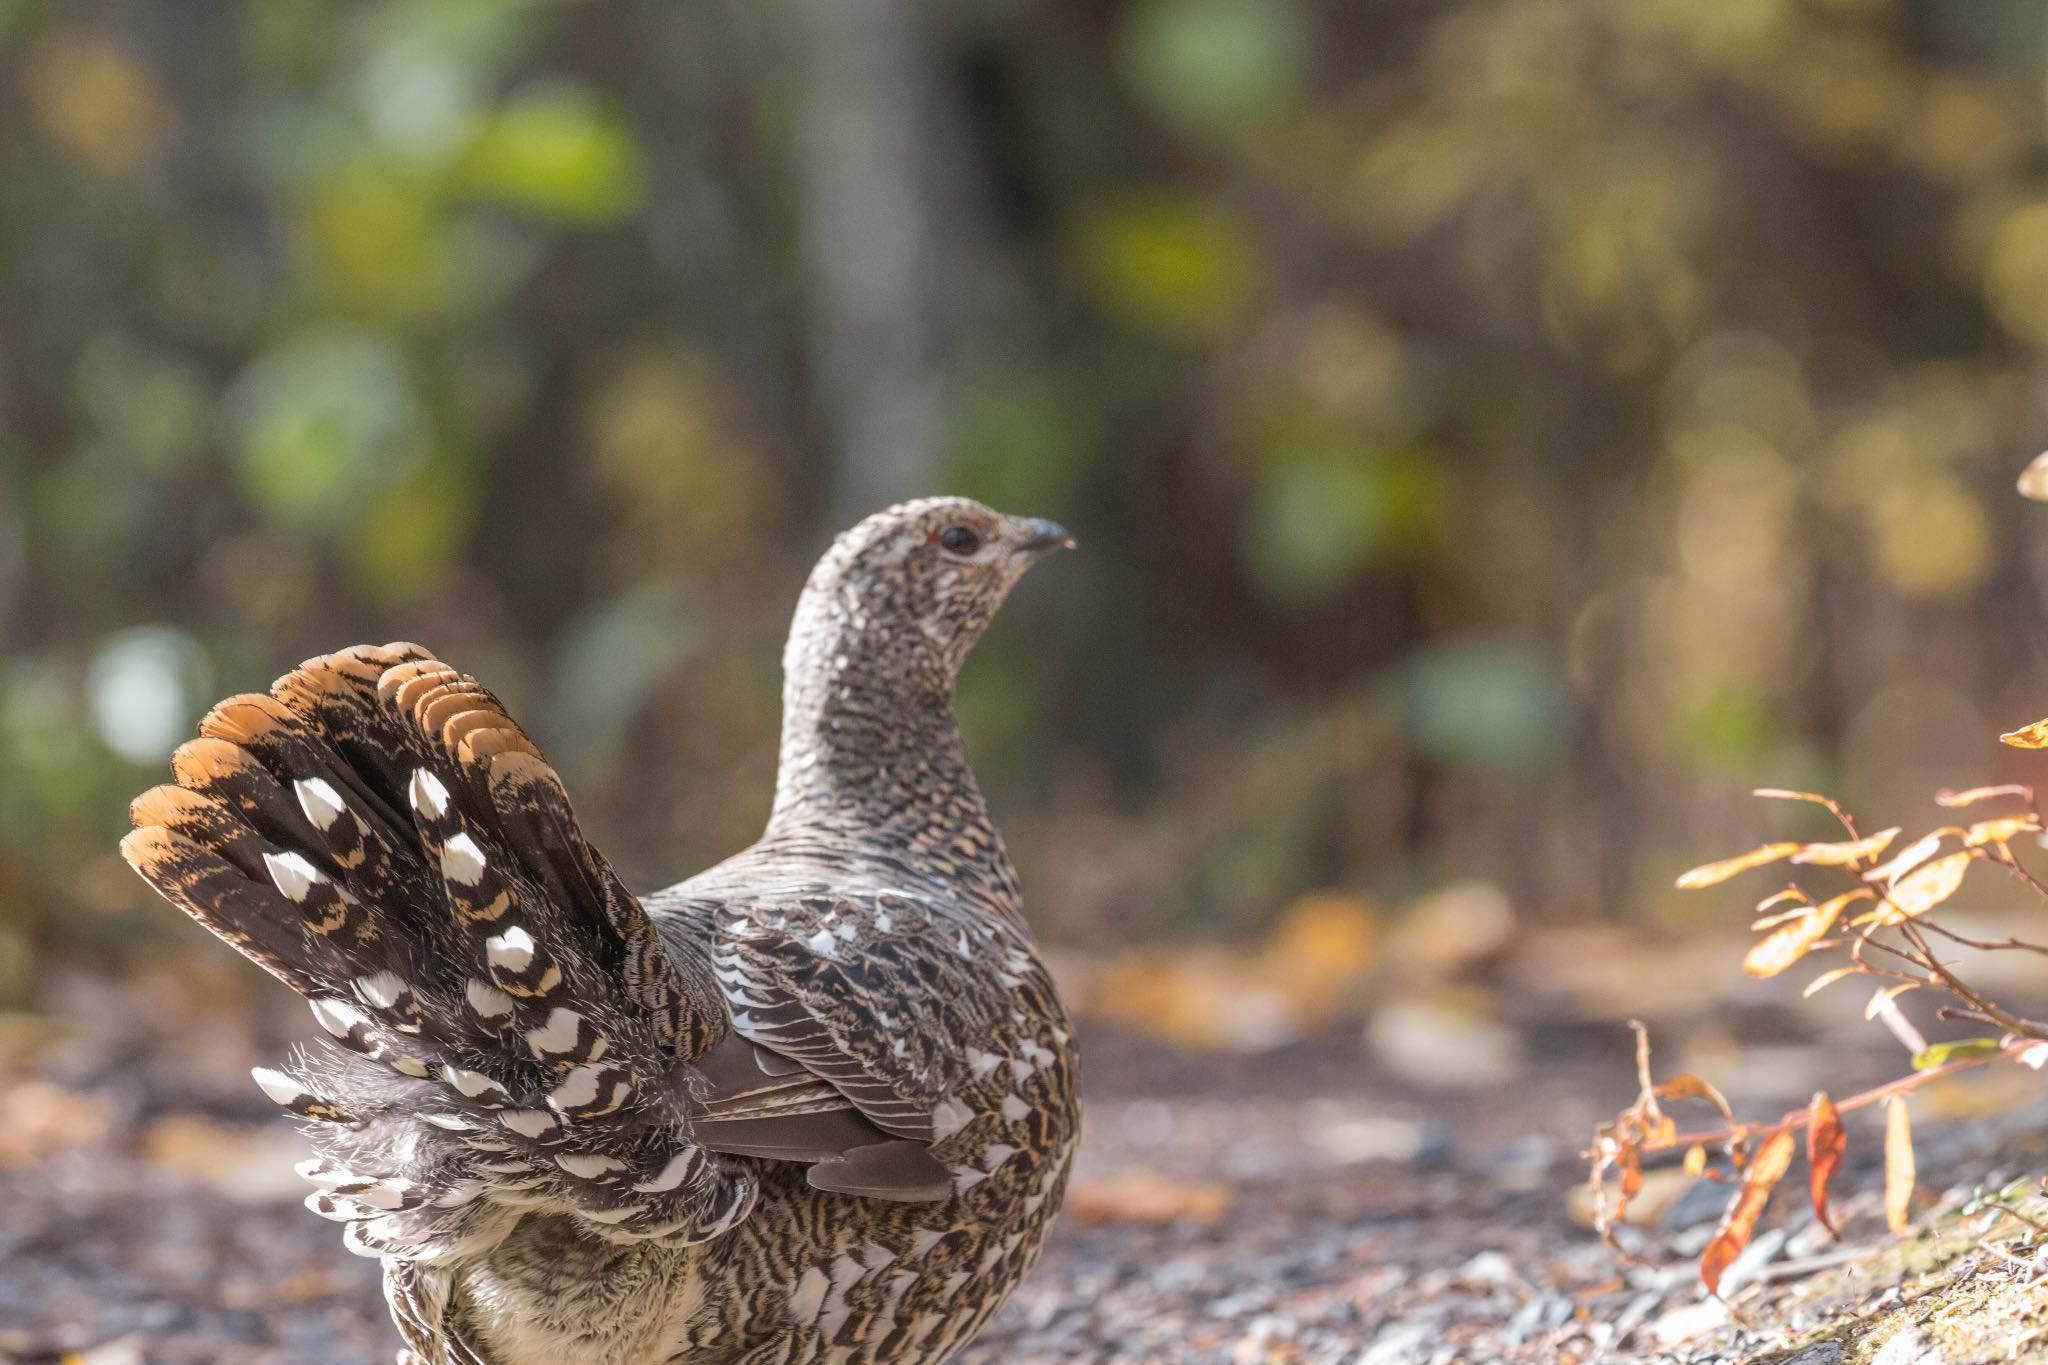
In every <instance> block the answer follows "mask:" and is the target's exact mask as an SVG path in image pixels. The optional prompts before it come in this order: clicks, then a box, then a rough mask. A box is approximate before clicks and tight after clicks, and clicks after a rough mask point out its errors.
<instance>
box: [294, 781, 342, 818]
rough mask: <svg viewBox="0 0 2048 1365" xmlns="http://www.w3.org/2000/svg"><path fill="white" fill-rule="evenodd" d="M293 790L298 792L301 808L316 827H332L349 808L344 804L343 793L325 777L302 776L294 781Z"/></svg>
mask: <svg viewBox="0 0 2048 1365" xmlns="http://www.w3.org/2000/svg"><path fill="white" fill-rule="evenodd" d="M292 790H293V791H295V792H297V793H298V795H299V809H300V810H302V811H304V812H306V818H307V819H308V820H311V821H312V822H313V828H314V829H321V830H324V829H327V828H329V827H331V826H332V825H333V824H334V822H335V820H336V819H338V818H339V817H340V815H341V813H342V812H343V811H344V810H347V809H348V807H347V806H345V805H344V804H342V800H341V793H340V792H338V791H336V790H335V789H334V784H333V783H332V782H329V781H328V780H327V779H326V778H324V777H302V778H300V779H299V780H298V781H296V782H294V783H292Z"/></svg>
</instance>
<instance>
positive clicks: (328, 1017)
mask: <svg viewBox="0 0 2048 1365" xmlns="http://www.w3.org/2000/svg"><path fill="white" fill-rule="evenodd" d="M306 1004H307V1005H308V1006H309V1007H310V1008H311V1009H312V1011H313V1021H314V1022H315V1023H317V1024H319V1025H320V1027H321V1028H324V1029H326V1030H327V1031H328V1032H329V1033H331V1034H333V1035H334V1036H335V1037H337V1038H346V1037H348V1031H349V1030H350V1029H352V1028H354V1027H356V1026H357V1025H358V1024H364V1023H368V1022H369V1017H368V1016H367V1015H365V1014H364V1013H363V1012H362V1011H361V1010H359V1009H357V1008H356V1007H355V1006H354V1005H352V1004H350V1003H349V1002H348V1001H346V1000H343V999H342V998H340V997H339V996H333V995H329V996H322V997H321V998H320V999H318V1000H308V1001H307V1002H306Z"/></svg>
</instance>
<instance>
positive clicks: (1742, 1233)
mask: <svg viewBox="0 0 2048 1365" xmlns="http://www.w3.org/2000/svg"><path fill="white" fill-rule="evenodd" d="M1797 1146H1798V1139H1797V1138H1795V1137H1794V1136H1793V1134H1792V1130H1791V1129H1789V1128H1785V1129H1780V1130H1779V1131H1778V1132H1775V1133H1773V1134H1771V1136H1770V1137H1769V1138H1768V1139H1767V1140H1766V1141H1765V1142H1764V1145H1763V1146H1761V1147H1759V1148H1758V1149H1757V1153H1756V1156H1755V1157H1754V1158H1753V1159H1752V1160H1751V1161H1750V1163H1749V1170H1748V1171H1747V1172H1746V1173H1745V1174H1744V1176H1743V1178H1742V1188H1741V1189H1740V1190H1739V1191H1737V1192H1736V1195H1735V1199H1734V1202H1732V1203H1731V1204H1729V1206H1728V1212H1727V1215H1726V1216H1725V1217H1723V1218H1722V1219H1721V1227H1720V1229H1719V1231H1717V1232H1715V1234H1714V1240H1713V1241H1711V1242H1709V1243H1707V1249H1706V1251H1705V1252H1704V1253H1703V1254H1702V1255H1701V1256H1700V1283H1702V1284H1704V1285H1705V1286H1706V1287H1707V1292H1708V1293H1709V1294H1713V1293H1717V1292H1718V1291H1719V1289H1720V1285H1721V1276H1722V1274H1723V1273H1724V1272H1726V1270H1727V1269H1728V1267H1729V1266H1730V1265H1731V1264H1732V1263H1733V1262H1734V1260H1735V1258H1736V1257H1737V1256H1740V1255H1741V1254H1742V1249H1743V1248H1744V1247H1746V1246H1748V1245H1749V1239H1750V1235H1751V1234H1752V1233H1754V1232H1755V1231H1756V1220H1757V1218H1758V1217H1759V1216H1761V1215H1762V1213H1763V1211H1764V1205H1765V1204H1767V1203H1769V1202H1770V1198H1771V1189H1772V1187H1774V1186H1775V1185H1776V1184H1777V1183H1778V1181H1779V1180H1781V1179H1783V1178H1784V1175H1785V1172H1786V1171H1788V1170H1790V1169H1791V1166H1792V1153H1793V1151H1794V1150H1795V1149H1796V1148H1797Z"/></svg>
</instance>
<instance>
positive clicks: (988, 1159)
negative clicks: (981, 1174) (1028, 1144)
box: [981, 1142, 1017, 1175]
mask: <svg viewBox="0 0 2048 1365" xmlns="http://www.w3.org/2000/svg"><path fill="white" fill-rule="evenodd" d="M1015 1155H1017V1149H1016V1148H1015V1147H1012V1146H1011V1145H1010V1144H1009V1143H1007V1142H998V1143H995V1144H993V1145H991V1146H990V1147H989V1149H988V1150H987V1151H985V1152H983V1153H982V1154H981V1160H982V1164H983V1165H985V1166H987V1167H988V1173H989V1174H990V1175H994V1174H995V1173H996V1172H997V1171H999V1170H1001V1169H1002V1168H1003V1163H1004V1162H1005V1161H1008V1160H1009V1159H1010V1158H1011V1157H1013V1156H1015Z"/></svg>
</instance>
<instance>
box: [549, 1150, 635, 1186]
mask: <svg viewBox="0 0 2048 1365" xmlns="http://www.w3.org/2000/svg"><path fill="white" fill-rule="evenodd" d="M555 1164H556V1165H557V1166H560V1167H561V1168H562V1169H563V1170H565V1171H567V1172H568V1173H569V1174H570V1175H573V1176H576V1177H578V1178H580V1179H583V1180H595V1179H597V1178H598V1177H599V1176H603V1175H610V1174H611V1173H612V1172H613V1171H623V1170H625V1169H626V1165H625V1163H624V1162H622V1161H617V1160H614V1159H613V1158H611V1157H608V1156H558V1157H556V1158H555Z"/></svg>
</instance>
